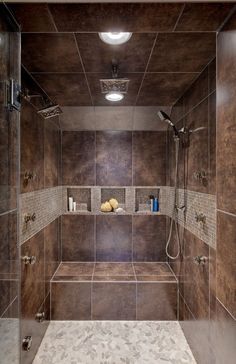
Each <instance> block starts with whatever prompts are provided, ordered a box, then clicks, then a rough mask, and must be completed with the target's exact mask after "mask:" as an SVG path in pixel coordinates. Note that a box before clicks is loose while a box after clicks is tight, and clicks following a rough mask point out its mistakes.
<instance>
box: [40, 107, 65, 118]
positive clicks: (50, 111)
mask: <svg viewBox="0 0 236 364" xmlns="http://www.w3.org/2000/svg"><path fill="white" fill-rule="evenodd" d="M38 114H40V115H41V116H42V117H43V118H44V119H49V118H52V117H54V116H57V115H60V114H62V110H61V108H60V107H59V105H51V106H48V107H45V108H43V109H41V110H39V111H38Z"/></svg>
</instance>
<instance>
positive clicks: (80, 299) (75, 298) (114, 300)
mask: <svg viewBox="0 0 236 364" xmlns="http://www.w3.org/2000/svg"><path fill="white" fill-rule="evenodd" d="M176 311H177V280H176V277H175V276H174V274H173V273H172V271H171V270H170V267H169V265H168V264H167V263H162V262H161V263H160V262H158V263H113V262H112V263H107V262H106V263H89V262H86V263H81V262H62V263H61V264H60V266H59V268H58V270H57V272H56V274H55V275H54V277H53V279H52V281H51V319H52V320H91V319H92V320H176Z"/></svg>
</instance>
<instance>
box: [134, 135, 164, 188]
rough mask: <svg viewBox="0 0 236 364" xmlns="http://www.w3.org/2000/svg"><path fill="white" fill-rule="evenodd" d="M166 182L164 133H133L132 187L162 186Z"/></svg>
mask: <svg viewBox="0 0 236 364" xmlns="http://www.w3.org/2000/svg"><path fill="white" fill-rule="evenodd" d="M165 182H166V132H161V131H160V132H159V131H156V132H142V131H140V132H138V131H137V132H134V133H133V185H134V186H153V185H154V186H158V185H159V186H163V185H165Z"/></svg>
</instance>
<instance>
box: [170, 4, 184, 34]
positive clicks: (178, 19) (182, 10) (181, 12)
mask: <svg viewBox="0 0 236 364" xmlns="http://www.w3.org/2000/svg"><path fill="white" fill-rule="evenodd" d="M185 5H186V4H183V6H182V9H181V10H180V13H179V16H178V18H177V21H176V23H175V25H174V28H173V32H175V29H176V28H177V25H178V23H179V21H180V18H181V16H182V15H183V12H184V9H185Z"/></svg>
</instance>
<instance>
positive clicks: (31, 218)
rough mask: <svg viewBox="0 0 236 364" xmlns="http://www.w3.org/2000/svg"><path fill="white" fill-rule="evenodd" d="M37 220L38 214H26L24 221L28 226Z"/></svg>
mask: <svg viewBox="0 0 236 364" xmlns="http://www.w3.org/2000/svg"><path fill="white" fill-rule="evenodd" d="M35 220H36V213H35V212H34V213H33V214H25V216H24V221H25V223H26V224H27V223H28V222H29V221H35Z"/></svg>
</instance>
